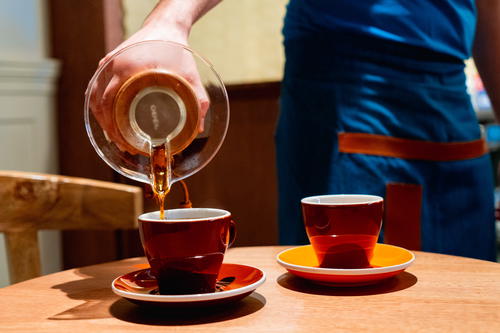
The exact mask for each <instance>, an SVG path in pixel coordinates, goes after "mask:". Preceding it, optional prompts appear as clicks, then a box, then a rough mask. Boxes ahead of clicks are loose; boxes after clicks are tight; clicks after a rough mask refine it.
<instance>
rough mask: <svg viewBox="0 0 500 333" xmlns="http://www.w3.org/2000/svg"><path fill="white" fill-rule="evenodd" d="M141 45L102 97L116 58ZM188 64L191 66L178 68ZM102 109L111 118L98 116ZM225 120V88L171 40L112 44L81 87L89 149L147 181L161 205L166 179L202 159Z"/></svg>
mask: <svg viewBox="0 0 500 333" xmlns="http://www.w3.org/2000/svg"><path fill="white" fill-rule="evenodd" d="M145 52H148V54H153V55H154V57H147V59H148V61H149V62H148V63H144V64H141V66H140V67H137V68H135V69H129V68H127V73H128V74H127V75H128V76H127V77H125V78H123V77H120V79H121V80H120V83H119V84H118V87H117V88H116V89H115V90H114V91H116V94H115V95H114V96H112V98H113V103H112V104H111V105H110V104H105V103H104V101H106V100H109V98H110V96H106V95H105V94H106V92H107V91H110V90H113V89H108V88H109V87H110V86H112V85H113V84H116V82H113V77H115V78H116V75H114V72H113V71H114V70H115V68H120V61H121V59H122V58H125V60H127V58H128V57H137V55H138V54H145ZM152 52H153V53H152ZM152 59H153V60H152ZM124 63H127V62H126V61H124ZM192 66H194V69H193V70H194V71H195V72H196V74H195V75H194V74H192V73H191V74H190V75H186V68H188V67H189V68H190V67H192ZM191 69H192V68H191ZM186 77H187V78H189V80H188V79H186ZM194 77H195V78H197V79H198V78H199V81H198V80H194V79H193V78H194ZM199 85H201V88H202V90H203V91H204V94H206V96H207V97H208V100H209V106H208V109H207V110H206V113H205V112H204V110H203V111H202V110H201V104H200V93H199V88H200V87H199ZM103 113H105V114H106V115H109V116H110V118H111V124H109V123H106V122H105V121H103V117H102V114H103ZM202 113H203V114H202ZM228 123H229V104H228V99H227V92H226V90H225V87H224V84H223V83H222V80H221V79H220V77H219V76H218V74H217V73H216V72H215V70H214V69H213V68H212V66H211V65H210V64H209V63H208V62H207V61H206V60H204V59H203V58H201V57H200V56H199V55H197V54H196V53H194V52H193V51H192V50H190V49H188V48H187V47H185V46H184V45H181V44H177V43H173V42H166V41H148V42H141V43H137V44H134V45H131V46H128V47H127V48H125V49H123V50H121V51H119V52H117V53H116V54H115V55H113V56H112V57H111V58H110V59H109V60H108V61H107V62H106V63H105V64H103V65H102V66H101V67H100V68H99V70H98V71H97V72H96V74H95V75H94V77H93V78H92V80H91V81H90V83H89V88H88V89H87V93H86V99H85V124H86V129H87V133H88V135H89V138H90V141H91V143H92V145H93V146H94V148H95V149H96V151H97V153H98V154H99V156H100V157H101V158H102V159H103V160H104V161H105V162H106V163H107V164H108V165H109V166H111V167H112V168H113V169H114V170H115V171H117V172H118V173H120V174H122V175H124V176H126V177H128V178H131V179H134V180H137V181H140V182H144V183H148V184H150V185H151V186H152V189H153V192H154V193H155V195H156V196H157V198H158V201H159V205H160V211H161V212H162V213H163V208H164V200H165V196H166V195H167V194H168V193H169V191H170V187H171V186H172V184H174V183H175V182H177V181H181V180H183V179H185V178H187V177H189V176H190V175H192V174H194V173H196V172H197V171H199V170H200V169H201V168H203V167H204V166H205V165H206V164H208V162H209V161H210V160H211V159H212V158H213V157H214V156H215V154H216V153H217V151H218V149H219V148H220V146H221V144H222V142H223V140H224V137H225V134H226V131H227V127H228ZM110 126H111V127H112V128H110ZM182 185H183V190H184V192H185V195H186V186H185V184H182ZM186 197H188V196H187V195H186Z"/></svg>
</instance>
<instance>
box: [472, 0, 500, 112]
mask: <svg viewBox="0 0 500 333" xmlns="http://www.w3.org/2000/svg"><path fill="white" fill-rule="evenodd" d="M476 5H477V12H478V23H477V31H476V38H475V41H474V62H475V63H476V66H477V69H478V71H479V75H480V76H481V79H482V81H483V83H484V86H485V88H486V91H487V93H488V96H489V97H490V100H491V104H492V106H493V110H494V111H495V116H496V119H497V121H500V0H477V1H476Z"/></svg>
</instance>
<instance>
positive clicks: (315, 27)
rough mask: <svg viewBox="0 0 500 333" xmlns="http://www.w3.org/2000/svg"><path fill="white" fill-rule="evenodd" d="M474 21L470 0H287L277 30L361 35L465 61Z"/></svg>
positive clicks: (298, 35) (293, 34)
mask: <svg viewBox="0 0 500 333" xmlns="http://www.w3.org/2000/svg"><path fill="white" fill-rule="evenodd" d="M475 23H476V8H475V4H474V0H419V1H410V0H359V1H356V0H355V1H353V0H290V3H289V5H288V8H287V15H286V18H285V26H284V29H283V34H284V37H285V40H287V39H294V38H302V37H305V36H308V35H315V34H324V33H328V32H329V31H333V32H337V33H338V32H346V33H354V34H362V35H366V36H371V37H375V38H380V39H385V40H390V41H394V42H401V43H405V44H409V45H413V46H418V47H423V48H427V49H429V50H432V51H434V52H439V53H443V54H447V55H450V56H453V57H456V58H459V59H466V58H469V57H470V55H471V48H472V43H473V39H474V33H475Z"/></svg>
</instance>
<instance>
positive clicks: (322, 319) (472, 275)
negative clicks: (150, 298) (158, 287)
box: [0, 247, 500, 333]
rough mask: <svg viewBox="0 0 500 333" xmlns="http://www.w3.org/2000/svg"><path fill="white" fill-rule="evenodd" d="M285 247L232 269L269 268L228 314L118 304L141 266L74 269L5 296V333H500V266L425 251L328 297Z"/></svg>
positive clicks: (243, 253) (246, 254) (0, 304)
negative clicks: (279, 258) (291, 262)
mask: <svg viewBox="0 0 500 333" xmlns="http://www.w3.org/2000/svg"><path fill="white" fill-rule="evenodd" d="M285 248H286V247H242V248H234V249H231V250H229V251H228V254H227V255H226V259H225V262H233V263H242V264H248V265H253V266H257V267H259V268H261V269H262V270H264V271H265V272H266V274H267V281H266V282H265V283H264V285H262V286H261V287H259V288H258V289H257V291H256V292H254V293H253V294H252V295H250V296H248V297H247V298H245V299H244V300H242V301H240V302H238V303H234V304H233V305H231V306H228V307H225V308H223V309H218V310H214V309H207V310H203V311H200V310H183V311H181V312H179V311H173V310H168V309H162V310H156V311H151V310H146V309H145V308H142V307H139V306H136V305H134V304H132V303H129V302H128V301H126V300H124V299H121V298H119V297H117V296H115V295H114V294H113V293H112V291H111V289H110V283H111V281H112V280H113V279H114V278H115V277H116V276H118V275H120V274H124V273H126V272H129V271H131V270H133V269H134V267H133V266H134V265H137V264H140V263H144V262H145V259H144V258H133V259H127V260H122V261H117V262H111V263H107V264H101V265H95V266H88V267H84V268H79V269H73V270H67V271H63V272H59V273H55V274H51V275H47V276H43V277H40V278H36V279H32V280H28V281H25V282H22V283H18V284H15V285H12V286H9V287H6V288H3V289H0V332H8V331H15V332H23V331H26V332H70V333H74V332H80V331H81V332H110V331H119V332H126V331H137V332H139V331H141V332H143V331H144V332H145V331H148V332H149V331H167V330H174V331H187V332H226V331H227V332H240V331H244V332H337V331H338V332H343V331H345V332H353V331H363V332H366V331H384V332H401V331H402V332H500V264H496V263H492V262H486V261H480V260H474V259H467V258H461V257H453V256H445V255H438V254H430V253H424V252H416V257H417V258H416V261H415V262H414V264H413V265H412V266H410V267H409V269H408V270H407V271H406V272H404V273H402V274H400V275H398V276H397V277H395V278H392V279H390V280H387V281H386V282H384V283H381V284H379V285H375V286H371V287H369V286H367V287H357V288H344V289H342V288H328V287H321V286H316V285H314V284H310V283H308V282H306V281H303V280H300V279H298V278H296V277H294V276H292V275H290V274H288V273H287V272H286V271H285V269H283V268H282V267H281V266H279V265H278V264H277V263H276V261H275V256H276V254H277V253H278V252H280V251H281V250H283V249H285Z"/></svg>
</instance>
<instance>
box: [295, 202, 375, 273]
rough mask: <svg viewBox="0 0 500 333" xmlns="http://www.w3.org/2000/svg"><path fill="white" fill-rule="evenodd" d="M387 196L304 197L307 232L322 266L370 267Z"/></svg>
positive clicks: (303, 208) (303, 206)
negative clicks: (384, 197)
mask: <svg viewBox="0 0 500 333" xmlns="http://www.w3.org/2000/svg"><path fill="white" fill-rule="evenodd" d="M383 202H384V199H383V198H382V197H379V196H374V195H357V194H342V195H321V196H314V197H308V198H304V199H302V201H301V203H302V214H303V217H304V224H305V227H306V232H307V236H308V237H309V241H310V242H311V245H312V247H313V249H314V252H315V253H316V256H317V258H318V262H319V266H320V267H322V268H367V267H370V260H371V258H372V257H373V251H374V249H375V245H376V243H377V239H378V236H379V233H380V228H381V226H382V216H383Z"/></svg>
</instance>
